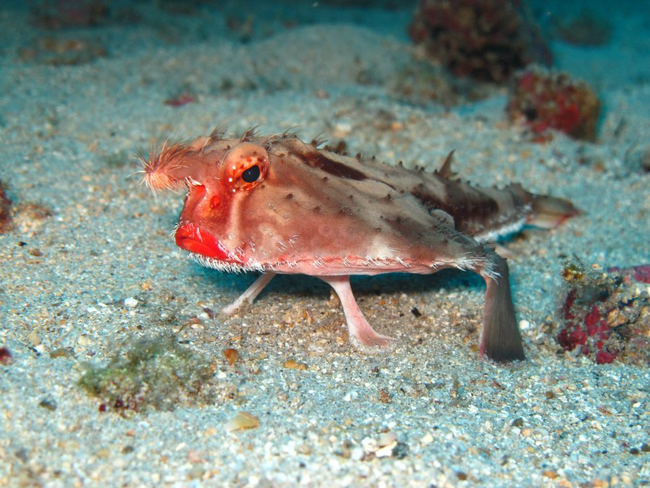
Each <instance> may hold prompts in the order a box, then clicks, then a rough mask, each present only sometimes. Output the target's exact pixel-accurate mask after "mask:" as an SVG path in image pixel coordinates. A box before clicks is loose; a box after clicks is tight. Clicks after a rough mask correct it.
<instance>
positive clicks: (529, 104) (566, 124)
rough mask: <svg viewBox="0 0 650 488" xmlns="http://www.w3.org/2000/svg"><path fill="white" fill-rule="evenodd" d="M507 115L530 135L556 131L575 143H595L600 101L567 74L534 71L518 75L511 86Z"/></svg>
mask: <svg viewBox="0 0 650 488" xmlns="http://www.w3.org/2000/svg"><path fill="white" fill-rule="evenodd" d="M506 112H507V114H508V117H509V118H510V120H512V121H514V122H519V121H522V122H523V123H524V124H526V125H527V126H528V127H529V128H530V129H531V130H532V131H533V132H535V133H537V134H542V133H545V132H546V131H547V130H548V129H555V130H559V131H560V132H564V133H565V134H567V135H570V136H571V137H574V138H576V139H585V140H589V141H593V140H595V139H596V129H597V126H598V117H599V115H600V100H599V99H598V96H597V95H596V94H595V92H594V91H593V90H592V89H591V88H590V87H589V86H588V85H587V84H586V83H584V82H582V81H575V80H572V79H571V78H570V77H569V75H567V74H566V73H556V72H553V71H548V70H546V69H543V68H539V67H533V68H529V69H527V70H525V71H522V72H520V73H519V74H517V75H516V76H515V78H514V80H513V82H512V84H511V88H510V93H509V99H508V105H507V107H506Z"/></svg>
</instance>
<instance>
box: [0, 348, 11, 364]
mask: <svg viewBox="0 0 650 488" xmlns="http://www.w3.org/2000/svg"><path fill="white" fill-rule="evenodd" d="M13 362H14V358H13V357H11V352H10V351H9V349H7V348H6V347H0V364H2V365H3V366H9V365H10V364H12V363H13Z"/></svg>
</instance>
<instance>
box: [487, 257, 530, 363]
mask: <svg viewBox="0 0 650 488" xmlns="http://www.w3.org/2000/svg"><path fill="white" fill-rule="evenodd" d="M491 261H492V265H493V266H492V269H491V270H490V273H489V274H488V273H482V274H483V277H484V278H485V283H486V285H487V290H486V293H485V309H484V311H483V331H482V333H481V343H480V351H481V355H483V356H486V357H487V358H488V359H492V360H493V361H497V362H500V363H504V362H509V361H520V360H523V359H526V356H525V354H524V348H523V344H522V342H521V334H520V333H519V327H518V325H517V321H516V319H515V310H514V306H513V304H512V295H511V293H510V276H509V271H508V263H507V262H506V260H505V259H503V258H502V257H501V256H498V255H497V254H496V253H494V252H492V253H491ZM497 275H498V276H497Z"/></svg>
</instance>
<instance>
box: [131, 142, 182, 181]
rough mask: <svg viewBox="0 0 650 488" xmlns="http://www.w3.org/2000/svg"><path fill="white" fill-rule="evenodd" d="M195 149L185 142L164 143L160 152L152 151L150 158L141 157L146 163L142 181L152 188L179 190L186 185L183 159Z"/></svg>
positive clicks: (144, 163)
mask: <svg viewBox="0 0 650 488" xmlns="http://www.w3.org/2000/svg"><path fill="white" fill-rule="evenodd" d="M191 152H193V149H192V148H191V147H189V146H186V145H185V144H174V145H171V146H168V145H167V142H165V143H163V145H162V148H161V149H160V151H159V152H156V151H153V150H152V151H151V153H150V155H149V159H144V158H141V160H142V163H143V165H144V170H143V173H144V176H143V178H142V181H143V182H144V183H145V184H146V185H147V186H148V187H149V188H151V189H152V190H179V189H180V188H183V187H184V186H185V178H186V175H185V174H184V173H185V171H184V169H185V164H184V163H183V159H184V158H185V157H186V156H188V155H189V154H190V153H191Z"/></svg>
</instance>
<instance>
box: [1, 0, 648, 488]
mask: <svg viewBox="0 0 650 488" xmlns="http://www.w3.org/2000/svg"><path fill="white" fill-rule="evenodd" d="M5 8H6V10H3V11H2V12H1V16H0V32H4V33H6V34H3V37H2V38H1V40H2V42H3V44H2V46H0V47H1V50H0V86H1V87H2V92H1V93H2V94H1V95H0V150H1V153H2V155H3V157H2V159H1V160H0V168H1V169H0V179H2V180H4V181H5V182H7V183H8V184H9V195H10V197H11V198H12V199H13V200H14V201H15V202H16V204H17V205H18V206H19V205H21V204H24V203H26V202H32V203H38V204H41V205H44V206H45V207H47V208H49V209H51V211H52V212H53V216H52V217H50V218H47V219H45V220H43V221H41V222H34V220H33V219H29V218H28V217H26V216H25V215H24V214H21V213H19V214H18V216H17V217H16V227H15V229H14V230H13V231H12V232H9V233H7V234H4V235H0V269H1V271H0V346H6V347H7V348H8V349H9V350H10V351H11V354H12V355H13V359H14V362H13V364H11V365H10V366H4V367H3V366H0V486H186V485H187V486H203V485H205V486H264V487H271V486H274V487H275V486H297V485H304V486H319V485H320V486H417V487H425V486H456V485H461V486H465V485H467V486H469V485H475V486H513V487H514V486H586V487H591V486H608V484H609V485H611V486H620V485H623V486H626V485H638V486H640V485H642V484H644V483H645V484H647V483H650V468H649V466H650V453H647V452H643V451H641V452H639V453H638V454H633V453H631V450H632V451H633V450H634V449H639V450H640V448H641V446H642V445H643V444H644V443H648V444H650V399H649V397H648V395H649V391H650V379H649V376H648V370H647V368H638V367H631V366H627V365H622V364H620V363H616V362H615V363H613V364H611V365H604V366H598V365H595V364H593V363H591V362H590V361H589V360H588V359H586V358H582V357H578V358H576V357H572V356H571V355H569V354H566V355H562V354H558V353H557V347H553V339H552V338H551V337H547V336H545V335H544V332H545V331H546V330H547V329H546V328H545V325H544V324H545V322H547V321H549V320H554V313H555V311H556V308H557V306H558V300H559V299H560V295H561V291H560V287H561V278H560V274H559V272H560V269H561V266H562V256H572V255H575V256H578V257H579V258H580V259H581V260H582V261H583V262H584V263H586V264H592V263H596V264H600V265H601V266H603V267H609V266H631V265H635V264H644V263H647V262H648V257H649V256H650V245H649V241H650V239H649V237H650V226H649V224H648V214H649V212H650V196H649V195H650V192H648V186H649V182H650V176H649V174H648V173H647V172H645V173H644V172H643V171H642V170H641V169H640V167H639V159H640V155H641V153H642V152H643V151H644V150H646V151H647V150H650V145H648V144H650V143H648V140H649V133H650V112H649V111H648V107H650V85H649V84H648V80H649V79H650V64H649V63H648V62H647V52H648V51H647V48H648V42H649V41H648V39H649V34H648V30H649V29H650V26H649V25H648V23H647V18H648V17H647V15H646V16H645V19H646V21H645V23H642V22H639V18H643V16H642V15H640V14H638V13H634V12H632V11H625V10H623V11H621V12H620V13H618V14H617V15H616V16H615V20H616V21H617V22H618V23H617V24H616V25H617V26H621V27H620V28H618V29H617V31H616V35H615V37H614V39H613V40H612V44H610V45H609V46H608V47H606V48H602V49H589V50H584V49H583V50H581V49H578V48H575V47H573V48H570V47H567V46H566V45H562V44H560V43H557V44H555V45H554V46H553V48H554V51H555V52H556V55H557V58H558V63H559V65H560V67H561V68H563V69H566V70H568V71H570V72H574V71H573V70H572V69H573V68H574V67H575V69H576V71H575V74H577V75H579V76H582V77H583V78H585V79H586V80H587V81H588V82H590V83H593V84H594V86H595V87H596V88H597V89H598V90H599V91H600V94H601V96H602V98H603V100H604V103H605V112H604V117H603V122H602V127H601V129H600V137H599V142H598V144H588V143H582V142H576V141H573V140H571V139H569V138H566V137H564V136H561V135H556V136H555V137H554V139H553V141H552V142H550V143H548V144H534V143H531V142H528V141H527V138H526V137H524V136H523V135H522V134H521V133H520V132H519V131H518V130H517V129H514V128H512V127H510V126H509V125H508V124H507V123H506V122H505V117H504V114H503V108H504V105H505V95H503V94H496V95H495V96H493V97H491V98H489V99H488V100H485V101H483V102H480V103H477V104H475V105H465V106H462V107H458V108H456V109H454V110H452V111H451V112H449V113H446V112H445V110H443V109H442V108H441V107H440V106H437V105H433V104H424V105H422V106H418V105H415V104H411V103H405V102H403V101H399V100H396V99H394V98H391V96H390V94H389V93H388V92H387V90H386V89H385V88H384V85H385V83H387V82H389V81H390V80H391V77H392V76H394V73H395V72H396V71H398V70H399V69H400V68H401V67H402V66H403V65H404V64H405V63H407V62H408V60H409V56H410V54H409V53H410V46H409V43H408V41H407V39H406V37H405V35H404V34H403V28H404V25H405V22H407V21H408V12H404V11H400V12H398V13H397V14H396V15H397V17H396V18H397V19H399V20H400V22H401V23H398V25H397V26H395V27H394V28H393V29H388V30H389V31H392V33H393V34H394V35H395V36H397V37H391V36H389V35H388V33H387V32H386V30H387V29H382V28H379V27H378V28H377V29H376V31H375V32H373V31H372V30H370V29H369V28H368V27H359V26H356V27H355V26H352V25H334V24H328V25H306V26H300V27H297V28H294V29H288V30H287V29H285V28H284V27H282V23H281V22H280V21H279V20H278V18H280V19H281V15H282V14H281V13H280V14H278V16H276V17H273V16H271V15H270V14H269V19H270V20H269V26H270V27H272V29H271V34H270V37H269V38H267V39H261V36H260V38H258V37H254V38H253V40H252V41H251V42H250V43H249V44H245V45H241V44H239V43H238V42H237V39H236V38H234V36H233V35H231V34H229V33H228V32H218V33H214V32H213V31H211V30H210V29H208V27H209V25H210V24H209V22H207V21H206V20H205V19H204V25H203V26H202V28H203V29H205V31H206V32H209V33H208V34H206V36H205V37H204V39H203V40H201V37H200V36H199V35H198V34H196V35H195V36H196V38H192V37H190V41H188V42H184V43H178V44H170V43H165V42H157V43H156V42H154V41H155V40H156V39H158V37H156V36H158V35H159V32H158V31H156V29H155V28H153V27H151V26H152V25H155V22H153V20H151V19H149V20H150V21H151V22H150V23H149V24H147V26H146V27H139V26H138V24H134V25H132V26H130V27H128V28H126V29H125V30H124V32H123V33H122V32H121V31H120V30H119V29H118V28H112V27H109V28H104V29H105V30H104V31H103V32H108V34H106V36H107V38H108V40H109V41H110V40H111V39H112V42H113V44H109V46H111V45H112V46H114V49H115V51H116V52H115V53H114V54H113V55H112V56H110V57H108V58H106V59H99V60H97V61H95V62H92V63H89V64H85V65H81V66H73V67H51V66H44V65H39V64H37V63H25V62H21V61H20V59H18V56H17V52H18V51H17V49H18V48H19V47H20V46H24V45H29V43H30V39H32V38H36V37H37V34H38V31H36V30H34V29H33V28H31V27H29V25H28V24H27V23H26V16H25V12H24V11H22V10H21V9H18V8H16V9H14V10H11V9H9V8H8V7H5ZM324 11H325V10H324ZM327 12H330V13H329V14H323V18H326V19H328V20H330V21H332V22H334V21H336V20H338V17H337V15H338V14H336V12H338V11H336V10H332V11H329V10H327ZM331 12H334V13H331ZM355 15H357V16H358V17H359V18H363V19H364V23H365V24H367V25H368V26H369V27H372V23H373V19H377V25H379V22H380V21H382V20H384V19H385V16H386V15H387V14H385V13H382V12H381V11H379V12H375V14H374V16H373V15H370V14H369V15H368V16H367V17H364V16H363V15H362V14H355ZM633 15H636V16H634V17H633ZM328 16H329V17H328ZM261 17H262V18H265V17H264V16H261ZM316 19H318V17H317V16H316ZM635 19H636V20H635ZM163 20H164V19H162V20H161V21H160V22H162V21H163ZM221 21H223V19H221ZM627 21H629V22H627ZM179 22H180V21H179ZM192 22H197V21H196V19H194V20H193V21H192ZM255 22H258V20H257V19H256V20H255ZM163 25H164V24H163ZM179 25H180V24H179ZM190 25H191V24H190ZM623 26H625V28H623ZM632 29H637V30H635V31H632ZM89 33H90V34H92V33H93V32H92V31H89ZM181 33H182V32H181ZM111 36H112V37H111ZM129 42H130V43H134V44H133V47H132V48H129ZM360 79H362V80H364V83H366V82H367V83H368V84H358V83H357V81H359V80H360ZM251 84H254V85H255V87H256V88H255V89H249V88H250V87H251ZM247 87H248V88H247ZM184 92H191V93H193V94H195V95H196V96H197V97H198V103H192V104H188V105H185V106H183V107H180V108H172V107H169V106H166V105H164V103H163V102H164V100H166V99H168V98H171V97H173V96H176V95H179V94H181V93H184ZM324 93H326V94H327V96H326V97H324V96H323V94H324ZM386 113H389V114H392V116H391V120H395V121H397V122H399V123H400V124H401V127H402V128H401V129H400V130H397V131H392V130H385V129H382V127H381V124H378V123H377V120H378V119H381V118H382V117H386ZM224 119H227V120H228V122H229V124H230V126H231V128H232V129H233V131H240V130H242V129H243V128H245V127H248V126H250V125H252V124H260V126H261V131H262V132H277V131H283V130H285V129H288V128H291V127H298V128H299V129H300V133H301V134H302V135H303V136H304V137H305V138H311V137H314V136H316V135H318V134H324V135H325V136H327V137H330V138H332V139H339V138H343V139H345V141H346V142H347V144H348V148H349V151H350V152H351V153H356V152H362V153H363V154H368V155H370V154H376V155H377V157H378V158H380V159H384V160H386V161H387V162H389V163H396V162H397V161H398V160H403V161H404V162H405V164H406V165H407V166H408V165H411V164H421V165H426V166H427V167H429V168H435V167H437V165H438V164H439V163H440V161H441V160H442V158H443V157H444V155H446V153H447V152H448V151H449V150H450V149H454V148H455V149H456V171H458V172H459V173H460V174H461V175H462V177H463V178H467V179H469V180H471V181H473V182H476V183H479V184H481V185H489V184H505V183H507V182H510V181H512V180H514V181H519V182H521V183H522V184H523V185H524V186H525V187H526V188H527V189H529V190H532V191H536V192H549V193H552V194H553V195H556V196H562V197H566V198H570V199H571V200H572V201H573V202H574V203H575V204H576V206H578V207H579V208H581V209H583V210H584V211H585V214H584V215H583V216H580V217H578V218H575V219H573V220H572V221H570V222H568V224H567V225H565V226H563V227H562V228H560V229H557V230H554V231H551V232H542V231H529V232H526V239H520V240H515V241H514V242H513V243H511V244H510V249H511V250H512V251H513V252H514V254H515V255H514V257H513V258H512V259H511V260H510V263H511V275H512V279H513V293H514V296H515V301H516V309H517V313H518V317H519V319H520V320H522V321H525V322H526V324H527V326H526V327H525V329H524V330H523V331H522V333H523V336H524V341H525V347H526V352H527V355H528V358H529V359H528V360H527V361H526V362H524V363H522V364H518V365H515V366H510V367H503V366H496V365H493V364H490V363H488V362H485V361H482V360H480V359H479V358H478V356H477V353H476V351H475V350H473V349H472V346H473V345H475V344H476V343H477V340H478V328H479V324H480V319H481V314H482V306H483V293H484V290H483V286H482V284H481V282H480V280H477V279H475V278H474V277H470V276H469V275H467V276H465V275H462V274H456V273H441V274H440V275H438V276H435V277H433V278H411V277H408V276H399V277H379V278H373V279H359V280H356V281H355V282H354V286H355V289H356V290H357V294H358V297H359V299H360V305H361V307H362V308H363V309H364V311H365V312H366V314H367V316H368V318H369V320H370V322H371V323H373V324H374V325H376V327H377V329H378V330H379V331H381V332H384V333H389V334H391V335H395V336H397V337H399V338H400V339H401V343H400V345H399V346H398V347H397V348H396V349H395V350H394V351H393V352H392V353H391V354H389V355H379V356H368V355H363V354H360V353H359V352H357V351H356V350H354V349H353V348H352V347H350V346H349V345H348V343H347V342H346V337H347V334H346V331H345V328H344V324H343V314H342V311H341V310H340V309H339V307H338V305H337V303H336V301H334V300H330V295H329V291H328V289H327V288H326V286H325V285H322V284H319V283H318V282H317V281H316V280H313V279H311V278H305V277H290V278H289V277H286V278H283V277H280V278H278V279H276V281H274V283H272V285H270V286H269V288H268V291H267V292H265V293H264V294H263V295H261V296H260V298H259V299H258V301H257V302H256V304H255V305H254V306H253V307H252V308H251V309H250V310H248V311H247V312H245V313H242V314H240V315H237V316H235V317H233V318H229V319H225V318H224V317H220V316H218V315H217V316H216V317H214V318H211V317H210V314H208V313H206V311H205V308H208V309H210V310H219V309H220V308H221V307H222V306H224V305H225V304H227V303H229V302H230V301H232V300H233V299H234V298H235V297H236V296H237V295H238V294H239V293H241V291H243V290H244V289H245V288H246V287H247V286H248V285H249V284H250V283H251V282H252V280H253V277H252V276H229V275H223V274H219V273H216V272H213V271H209V270H203V269H201V268H200V267H198V265H196V264H194V263H191V262H190V261H188V260H186V259H185V257H184V255H183V254H182V253H181V252H180V250H178V249H177V248H176V247H175V245H174V243H173V240H172V239H170V238H169V232H170V231H171V230H172V229H173V227H174V225H175V221H176V218H177V215H178V212H179V211H180V208H181V206H182V200H183V198H182V196H181V195H178V194H161V195H158V196H157V197H156V198H154V197H152V196H151V193H150V192H148V191H147V190H146V189H145V188H143V187H142V186H140V185H139V184H138V176H137V171H138V169H139V168H138V163H137V161H136V160H135V158H134V157H133V154H135V153H136V152H138V151H144V152H147V151H148V149H149V147H150V146H151V144H152V142H154V141H161V140H163V139H165V138H167V137H170V136H171V137H177V138H192V137H194V136H197V135H201V134H206V133H208V132H209V131H210V130H211V129H212V127H213V126H214V125H215V124H217V123H218V122H220V121H223V120H224ZM623 120H624V121H625V122H624V123H625V126H624V128H623V129H622V130H618V131H617V127H619V126H620V125H621V122H622V121H623ZM617 132H618V133H617ZM579 160H586V161H587V162H586V163H583V164H581V163H579ZM36 250H38V251H40V253H42V255H40V256H39V255H38V254H39V253H38V252H35V251H36ZM130 297H134V298H135V299H136V300H137V303H136V302H133V301H127V302H126V304H125V300H126V299H129V298H130ZM129 305H130V306H129ZM413 307H417V308H418V310H419V311H420V312H422V314H423V315H422V317H419V318H418V317H416V316H415V315H413V314H412V313H411V309H412V308H413ZM188 324H189V326H188ZM183 326H186V327H184V328H183V330H182V331H180V329H181V328H182V327H183ZM169 331H173V332H179V331H180V332H179V338H180V339H181V340H182V341H183V343H184V344H185V345H186V346H187V347H189V348H190V349H191V350H193V351H195V352H197V353H202V354H205V355H206V356H207V357H208V358H210V361H212V362H213V363H214V364H215V367H216V382H217V384H218V388H217V392H218V396H217V399H216V400H215V401H214V402H213V403H212V404H210V405H198V406H195V405H191V404H189V405H188V406H182V407H180V408H178V409H176V410H174V411H171V412H158V411H155V410H151V411H149V412H146V413H136V414H134V415H132V416H130V417H127V418H122V417H120V416H119V415H117V414H114V413H110V412H107V413H102V412H99V410H98V406H99V401H98V400H97V399H95V398H92V397H89V396H88V395H87V394H86V393H84V392H83V391H82V390H80V388H79V387H78V386H77V381H78V379H79V377H80V375H81V372H82V369H81V367H80V363H83V362H87V361H90V362H92V363H94V364H102V363H105V362H106V361H107V359H108V358H109V357H110V356H111V354H112V353H113V352H114V351H115V350H116V348H117V347H118V346H119V345H120V344H123V343H128V342H129V341H131V340H133V339H134V338H137V337H153V336H156V335H158V334H160V333H165V332H169ZM229 347H230V348H235V349H237V350H238V351H239V354H240V355H241V358H242V361H241V362H240V363H239V364H238V365H237V366H235V367H232V366H229V365H228V363H227V362H226V360H225V358H224V356H223V350H224V349H225V348H229ZM61 348H70V350H71V351H73V352H74V354H73V355H72V356H70V357H56V358H52V357H51V356H50V353H51V352H52V351H56V350H60V349H61ZM288 359H294V360H296V361H298V362H300V363H304V364H306V365H307V366H308V369H307V370H304V371H303V370H296V369H287V368H285V367H284V363H285V361H286V360H288ZM43 400H46V403H48V402H49V404H55V405H56V408H55V409H54V410H52V409H48V408H45V407H44V406H42V405H39V404H42V403H43ZM238 411H248V412H251V413H252V414H254V415H256V416H257V417H259V420H260V425H259V427H258V428H256V429H253V430H248V431H242V432H232V433H229V432H227V431H226V429H225V424H226V422H227V421H228V420H230V419H231V418H232V417H234V415H235V414H236V413H237V412H238ZM388 432H390V433H394V434H396V436H397V440H398V445H397V447H396V448H395V450H393V451H392V452H391V451H390V449H389V450H388V452H387V454H389V455H388V456H386V457H381V454H382V453H383V452H384V451H379V456H380V457H377V456H376V455H373V454H372V453H373V452H375V451H376V449H377V446H376V445H373V442H375V441H376V442H380V443H381V441H382V438H383V439H384V440H386V439H387V438H386V436H385V434H386V433H388ZM388 440H390V438H388ZM364 448H365V450H364ZM463 480H464V481H463Z"/></svg>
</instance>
